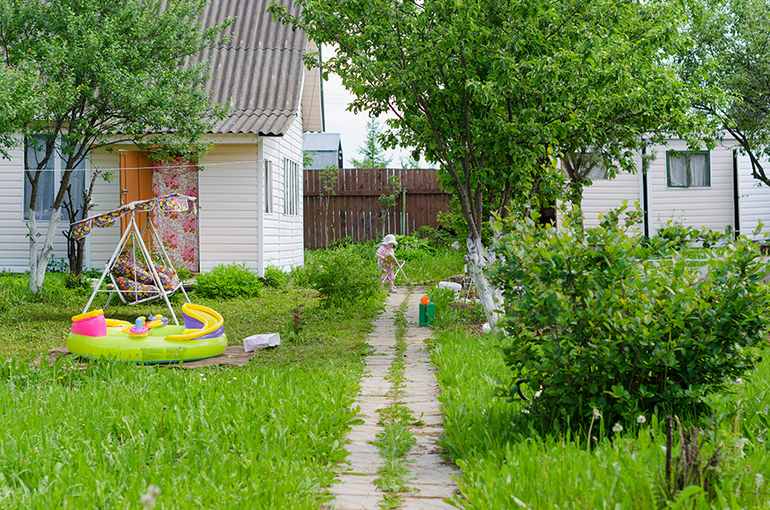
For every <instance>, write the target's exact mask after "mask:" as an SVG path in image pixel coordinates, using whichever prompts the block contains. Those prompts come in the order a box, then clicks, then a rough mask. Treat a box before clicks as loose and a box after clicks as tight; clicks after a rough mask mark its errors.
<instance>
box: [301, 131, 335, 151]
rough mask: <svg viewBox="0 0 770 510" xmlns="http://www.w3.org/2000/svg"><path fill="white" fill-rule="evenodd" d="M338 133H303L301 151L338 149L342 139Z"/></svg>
mask: <svg viewBox="0 0 770 510" xmlns="http://www.w3.org/2000/svg"><path fill="white" fill-rule="evenodd" d="M340 137H341V135H340V134H339V133H305V142H304V144H303V145H302V150H303V151H334V152H335V153H336V152H337V151H338V150H339V149H340V145H341V144H342V141H341V140H340Z"/></svg>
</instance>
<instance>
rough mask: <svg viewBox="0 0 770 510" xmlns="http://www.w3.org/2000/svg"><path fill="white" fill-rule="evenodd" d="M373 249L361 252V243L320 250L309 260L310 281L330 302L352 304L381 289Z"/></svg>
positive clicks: (344, 305) (336, 304)
mask: <svg viewBox="0 0 770 510" xmlns="http://www.w3.org/2000/svg"><path fill="white" fill-rule="evenodd" d="M373 260H374V250H372V251H371V252H369V253H366V252H362V251H361V249H360V247H359V246H358V245H352V246H345V247H342V248H337V249H334V250H324V251H319V252H316V253H315V254H314V256H313V257H312V259H311V260H310V262H309V264H308V266H309V267H308V271H309V272H310V285H311V287H312V288H314V289H316V290H317V291H318V292H319V294H320V296H321V298H322V299H323V300H324V302H325V303H326V305H327V306H336V307H344V308H347V307H351V306H353V305H355V304H356V303H357V302H358V301H361V300H368V299H372V298H374V297H376V296H378V295H379V294H380V292H381V289H380V280H379V271H378V268H377V265H376V264H375V263H374V262H373Z"/></svg>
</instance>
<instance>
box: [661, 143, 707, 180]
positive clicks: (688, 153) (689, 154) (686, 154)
mask: <svg viewBox="0 0 770 510" xmlns="http://www.w3.org/2000/svg"><path fill="white" fill-rule="evenodd" d="M674 154H681V155H682V157H684V158H685V161H686V170H687V174H686V175H687V184H686V185H685V186H677V185H675V184H672V183H671V157H674V156H673V155H674ZM693 154H705V155H706V167H707V176H706V180H707V183H706V185H705V186H693V185H692V171H691V169H690V160H691V157H692V155H693ZM666 188H670V189H691V188H692V189H704V188H711V151H709V150H698V151H691V150H674V149H671V150H667V151H666Z"/></svg>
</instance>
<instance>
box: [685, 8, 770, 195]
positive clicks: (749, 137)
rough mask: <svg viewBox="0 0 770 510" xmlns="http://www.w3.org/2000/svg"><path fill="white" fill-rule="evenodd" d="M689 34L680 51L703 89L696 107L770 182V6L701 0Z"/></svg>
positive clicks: (757, 174)
mask: <svg viewBox="0 0 770 510" xmlns="http://www.w3.org/2000/svg"><path fill="white" fill-rule="evenodd" d="M691 17H692V21H691V22H690V23H689V26H688V31H687V34H688V35H689V36H690V37H691V40H692V42H691V44H689V45H687V46H685V47H683V48H682V51H681V53H680V55H679V58H680V61H681V68H682V74H683V76H684V78H685V79H686V80H688V81H689V82H690V83H691V84H692V85H694V86H695V87H696V88H697V90H698V91H699V93H700V96H699V97H698V100H697V101H696V102H695V106H696V108H697V109H698V110H699V111H700V112H702V113H703V114H704V115H705V116H706V117H707V118H708V119H709V120H711V121H712V122H713V129H714V131H715V133H714V134H713V136H715V137H721V136H722V135H723V131H726V132H727V133H729V135H731V136H732V137H734V138H735V140H736V141H737V142H738V145H739V147H740V149H741V151H742V152H744V153H746V154H748V155H749V159H750V161H751V168H752V175H753V177H754V178H756V179H758V180H760V181H761V182H763V183H765V184H767V185H770V177H768V175H767V171H768V169H767V168H766V166H767V164H766V163H763V160H767V158H768V157H770V116H768V114H770V88H768V87H766V86H764V85H763V84H762V83H763V82H764V80H766V79H767V76H768V75H769V74H770V35H769V34H768V31H767V20H768V19H769V18H770V5H768V3H767V2H765V1H757V0H731V1H730V2H722V1H719V0H701V1H698V2H694V3H693V4H692V13H691Z"/></svg>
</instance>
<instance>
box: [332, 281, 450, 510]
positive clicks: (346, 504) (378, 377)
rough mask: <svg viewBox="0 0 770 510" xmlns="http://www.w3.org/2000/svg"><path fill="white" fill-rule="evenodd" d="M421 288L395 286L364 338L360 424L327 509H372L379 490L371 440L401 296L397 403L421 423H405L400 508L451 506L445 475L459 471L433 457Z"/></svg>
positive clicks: (432, 380) (432, 403)
mask: <svg viewBox="0 0 770 510" xmlns="http://www.w3.org/2000/svg"><path fill="white" fill-rule="evenodd" d="M424 291H425V289H424V288H421V287H415V288H413V290H412V293H411V294H409V293H408V289H406V288H403V287H401V288H399V289H398V291H397V292H396V293H395V294H390V295H389V297H388V301H387V303H386V308H385V311H384V312H383V313H382V314H381V315H380V316H379V317H378V318H377V319H376V320H375V322H374V326H375V330H374V332H373V333H372V334H371V336H370V338H369V342H368V343H369V345H370V346H371V347H372V353H371V354H370V355H369V356H368V357H367V359H366V368H365V372H364V377H363V380H362V381H361V392H360V393H359V395H358V402H357V405H359V406H360V408H361V411H360V415H361V418H362V419H363V420H364V423H363V424H361V425H355V426H354V427H353V428H352V430H351V431H350V434H349V435H348V438H349V439H350V443H349V444H348V445H347V450H348V452H349V455H348V459H347V460H348V462H349V463H350V465H349V466H348V467H347V469H346V470H345V471H344V472H343V473H342V474H341V475H340V476H339V480H340V483H337V484H335V485H333V486H332V488H331V492H332V493H333V494H334V496H335V499H334V501H333V502H332V503H331V504H330V505H329V506H328V507H327V508H330V509H333V510H378V509H379V508H380V507H379V503H380V501H381V500H382V498H383V495H384V494H383V493H382V492H381V491H379V490H377V488H376V486H375V485H374V480H375V479H377V478H378V477H379V474H378V473H377V469H378V468H379V467H380V466H382V465H383V459H382V457H380V454H379V451H378V449H377V447H375V446H374V445H373V444H372V442H373V441H374V440H375V436H376V435H377V433H378V432H380V431H381V430H382V427H381V426H379V425H378V424H377V422H378V421H379V414H378V413H377V410H378V409H381V408H383V407H386V406H387V405H388V404H389V403H390V402H389V401H388V396H387V394H388V390H389V389H390V382H389V381H387V380H385V375H386V374H387V371H388V369H389V368H390V366H391V364H392V363H393V357H394V349H395V346H396V325H395V323H394V319H395V317H396V311H397V310H398V309H399V307H400V306H401V304H402V303H403V301H404V299H408V305H407V308H406V311H405V319H406V322H407V332H406V338H405V342H406V345H407V348H406V352H405V354H404V355H405V357H406V359H405V360H404V363H405V369H404V377H405V379H406V381H405V383H404V392H403V393H404V396H403V398H402V399H401V401H400V403H401V404H402V405H404V406H406V407H408V408H409V409H411V411H412V416H414V417H415V418H420V419H421V421H422V422H423V423H424V425H420V426H413V427H410V429H411V431H412V433H413V434H414V436H415V440H416V442H417V444H416V445H415V446H414V447H413V448H412V450H411V451H410V452H409V454H408V455H407V466H408V468H409V470H410V472H411V476H412V478H413V480H411V483H410V484H409V487H410V488H411V489H413V490H412V491H409V492H404V493H402V494H401V496H402V497H403V498H404V502H403V504H402V505H401V506H400V507H399V508H401V509H402V510H422V509H425V510H428V509H431V510H432V509H439V510H440V509H450V508H454V507H453V506H451V505H449V504H448V503H446V502H444V501H443V500H444V498H450V497H451V496H452V494H454V493H455V492H456V491H457V484H456V483H455V482H454V480H452V478H451V477H453V476H454V477H456V476H457V475H458V474H459V471H458V470H457V468H456V467H455V466H454V464H451V463H449V462H447V461H445V460H443V459H442V458H441V457H440V456H439V453H440V452H439V449H438V446H437V444H436V441H437V438H438V436H439V435H440V434H441V433H442V432H443V426H442V420H441V412H440V410H439V403H438V400H437V399H436V396H437V395H438V393H439V386H438V382H437V381H436V377H435V375H434V373H435V368H434V367H433V366H432V365H431V364H430V362H429V361H430V359H429V352H428V349H427V346H426V345H425V339H427V338H430V336H431V333H432V330H431V329H430V328H426V327H420V326H419V322H418V313H419V302H420V298H421V297H422V296H423V295H424V294H423V292H424Z"/></svg>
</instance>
